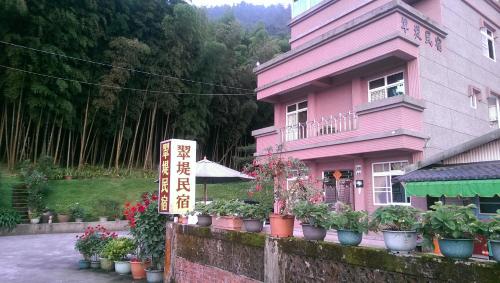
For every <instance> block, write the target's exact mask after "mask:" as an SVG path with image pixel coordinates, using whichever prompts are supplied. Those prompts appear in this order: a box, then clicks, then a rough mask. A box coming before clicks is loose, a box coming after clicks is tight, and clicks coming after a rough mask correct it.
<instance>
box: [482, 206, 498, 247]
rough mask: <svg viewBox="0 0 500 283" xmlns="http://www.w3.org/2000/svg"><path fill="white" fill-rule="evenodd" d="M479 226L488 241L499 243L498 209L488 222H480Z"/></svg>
mask: <svg viewBox="0 0 500 283" xmlns="http://www.w3.org/2000/svg"><path fill="white" fill-rule="evenodd" d="M481 225H482V227H481V228H482V229H483V234H485V236H486V237H487V238H488V239H490V240H496V241H500V209H499V210H497V214H496V215H495V216H494V217H493V219H492V220H491V221H490V222H482V223H481Z"/></svg>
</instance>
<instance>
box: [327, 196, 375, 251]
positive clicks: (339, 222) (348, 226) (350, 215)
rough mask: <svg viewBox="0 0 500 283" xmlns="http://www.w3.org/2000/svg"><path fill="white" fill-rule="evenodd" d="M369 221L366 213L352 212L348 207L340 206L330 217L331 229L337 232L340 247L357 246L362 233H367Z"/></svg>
mask: <svg viewBox="0 0 500 283" xmlns="http://www.w3.org/2000/svg"><path fill="white" fill-rule="evenodd" d="M368 226H369V219H368V213H367V212H366V211H354V210H352V209H351V207H350V206H349V205H345V204H340V205H339V208H338V209H337V212H336V213H334V214H333V215H332V228H334V229H336V230H337V237H338V239H339V242H340V244H341V245H344V246H358V245H359V244H360V243H361V241H362V239H363V233H367V232H368Z"/></svg>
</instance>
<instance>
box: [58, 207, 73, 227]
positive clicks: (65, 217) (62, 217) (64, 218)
mask: <svg viewBox="0 0 500 283" xmlns="http://www.w3.org/2000/svg"><path fill="white" fill-rule="evenodd" d="M56 212H57V222H59V223H66V222H69V220H70V218H71V214H70V209H69V207H68V206H67V205H58V206H57V210H56Z"/></svg>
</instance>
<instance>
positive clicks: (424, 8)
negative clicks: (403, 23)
mask: <svg viewBox="0 0 500 283" xmlns="http://www.w3.org/2000/svg"><path fill="white" fill-rule="evenodd" d="M412 6H413V8H415V9H417V10H419V11H420V12H422V13H423V14H425V15H426V16H427V17H429V18H431V19H432V20H433V21H435V22H438V23H441V20H442V19H441V0H421V1H417V2H416V3H415V4H413V5H412Z"/></svg>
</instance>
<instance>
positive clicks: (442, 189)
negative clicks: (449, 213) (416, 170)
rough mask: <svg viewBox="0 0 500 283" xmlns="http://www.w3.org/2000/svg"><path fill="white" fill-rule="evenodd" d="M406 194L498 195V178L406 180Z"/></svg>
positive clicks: (499, 192)
mask: <svg viewBox="0 0 500 283" xmlns="http://www.w3.org/2000/svg"><path fill="white" fill-rule="evenodd" d="M405 189H406V195H408V196H417V197H425V196H431V197H440V196H443V195H444V196H446V197H456V196H462V197H474V196H481V197H493V196H495V195H500V179H492V180H458V181H426V182H407V183H406V184H405Z"/></svg>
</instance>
